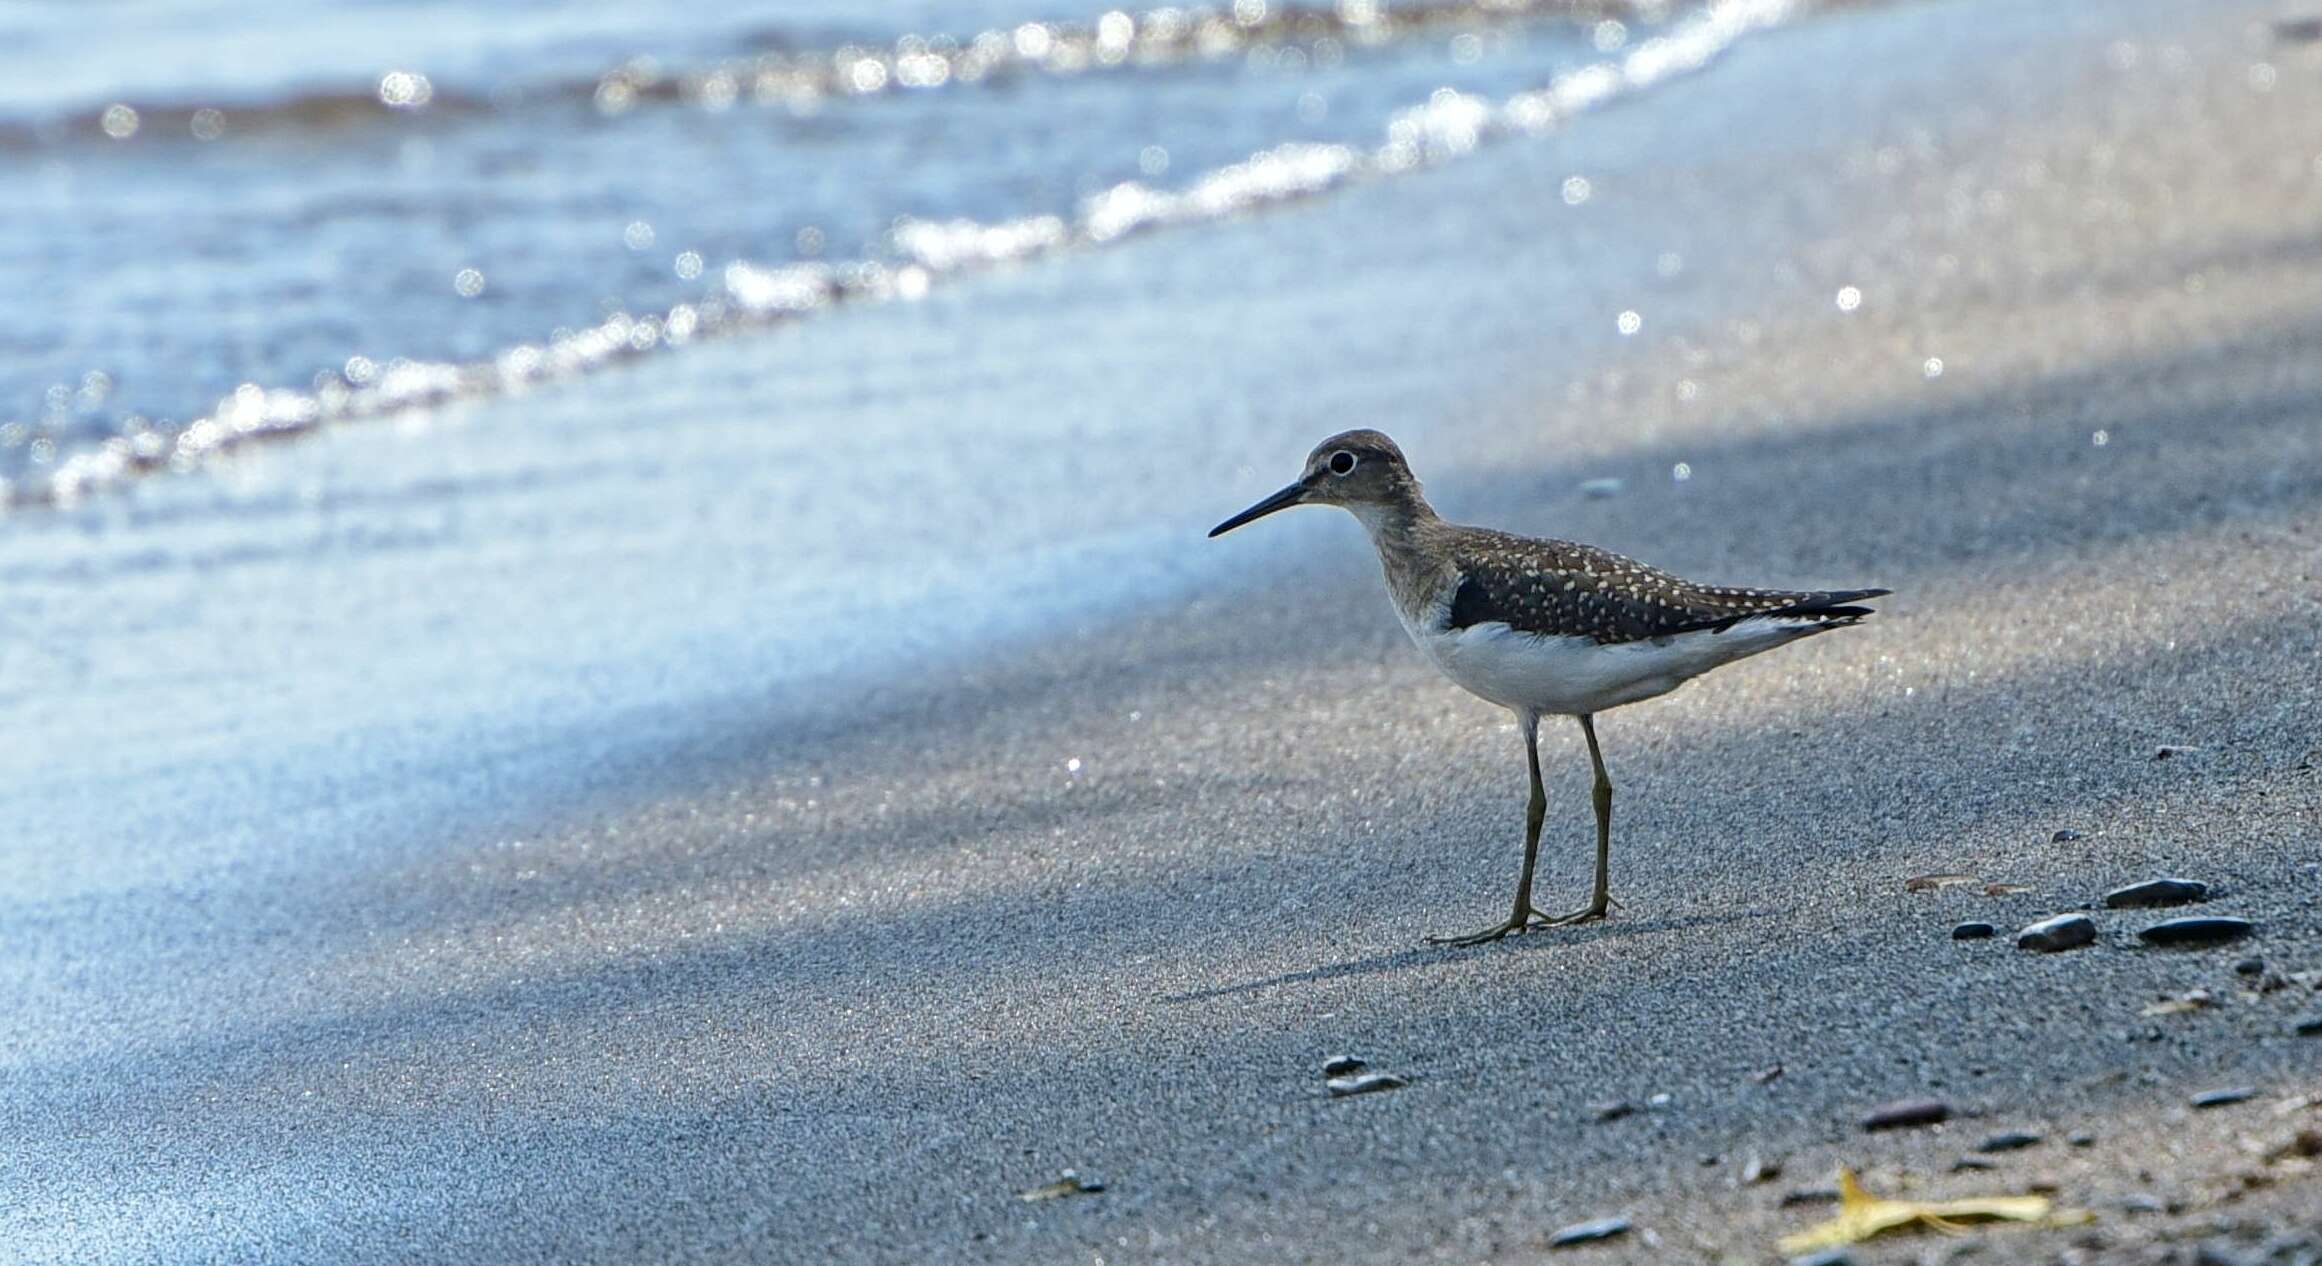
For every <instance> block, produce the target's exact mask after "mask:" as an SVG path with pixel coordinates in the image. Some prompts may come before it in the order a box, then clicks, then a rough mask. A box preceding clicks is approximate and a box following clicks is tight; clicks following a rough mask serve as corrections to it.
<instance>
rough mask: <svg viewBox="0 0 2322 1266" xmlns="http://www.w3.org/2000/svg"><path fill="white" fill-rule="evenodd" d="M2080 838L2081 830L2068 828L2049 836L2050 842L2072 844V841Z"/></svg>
mask: <svg viewBox="0 0 2322 1266" xmlns="http://www.w3.org/2000/svg"><path fill="white" fill-rule="evenodd" d="M2079 838H2080V832H2078V831H2074V830H2070V829H2066V830H2062V831H2058V832H2056V833H2055V834H2054V835H2051V836H2049V837H2048V842H2049V843H2050V844H2070V843H2071V842H2072V841H2074V840H2076V839H2079Z"/></svg>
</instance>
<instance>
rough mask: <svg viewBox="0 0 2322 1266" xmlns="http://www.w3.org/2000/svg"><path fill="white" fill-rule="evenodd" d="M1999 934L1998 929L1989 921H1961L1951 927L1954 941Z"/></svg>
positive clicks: (1981, 938) (1978, 939) (1973, 939)
mask: <svg viewBox="0 0 2322 1266" xmlns="http://www.w3.org/2000/svg"><path fill="white" fill-rule="evenodd" d="M1998 935H1999V929H1998V928H1996V927H1993V926H1992V925H1991V924H1989V923H1962V924H1960V925H1959V926H1958V927H1955V928H1953V929H1951V939H1952V940H1954V941H1980V940H1984V939H1986V938H1987V937H1994V936H1998Z"/></svg>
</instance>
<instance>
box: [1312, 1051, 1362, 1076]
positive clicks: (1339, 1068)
mask: <svg viewBox="0 0 2322 1266" xmlns="http://www.w3.org/2000/svg"><path fill="white" fill-rule="evenodd" d="M1368 1067H1370V1065H1369V1064H1368V1063H1366V1062H1364V1061H1362V1060H1359V1059H1356V1058H1355V1057H1354V1056H1352V1055H1341V1056H1339V1057H1338V1058H1336V1059H1334V1060H1332V1061H1330V1062H1329V1063H1327V1064H1324V1065H1323V1066H1322V1075H1323V1076H1325V1077H1345V1076H1349V1075H1351V1074H1354V1073H1359V1072H1361V1071H1362V1070H1364V1069H1366V1068H1368Z"/></svg>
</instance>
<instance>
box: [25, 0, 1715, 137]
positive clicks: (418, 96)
mask: <svg viewBox="0 0 2322 1266" xmlns="http://www.w3.org/2000/svg"><path fill="white" fill-rule="evenodd" d="M1669 11H1670V4H1669V0H1434V2H1432V3H1414V4H1402V5H1390V4H1389V3H1387V0H1337V3H1334V4H1328V5H1316V4H1289V3H1275V2H1273V0H1234V3H1231V4H1228V5H1225V6H1222V7H1213V6H1205V5H1194V6H1183V7H1178V6H1170V7H1163V8H1156V9H1149V10H1143V11H1139V12H1134V13H1132V12H1131V11H1129V10H1126V9H1114V10H1111V11H1109V12H1106V13H1104V14H1102V15H1100V16H1098V17H1096V18H1094V19H1092V20H1089V21H1084V22H1024V23H1020V24H1018V25H1016V26H1012V27H1006V28H994V29H991V30H986V31H982V32H978V33H976V34H974V35H968V36H950V35H935V36H929V35H904V36H901V37H900V38H898V39H896V40H895V41H894V42H893V43H891V44H871V43H847V44H840V45H837V46H835V47H824V48H801V49H790V48H781V47H775V48H770V49H768V50H767V51H764V52H757V53H752V54H749V55H747V56H741V57H734V58H728V59H724V60H719V61H716V62H713V63H711V64H709V65H705V66H694V67H678V66H666V65H664V64H663V63H662V61H661V60H660V59H658V58H654V57H637V58H633V59H631V60H629V61H626V62H623V63H622V64H620V65H618V66H615V67H614V68H612V69H611V70H609V71H606V72H605V73H603V74H601V75H598V76H595V77H592V78H585V79H575V80H567V81H550V82H545V83H536V84H530V85H523V84H503V85H497V86H492V87H489V88H473V87H453V86H450V85H443V84H438V83H436V82H435V81H433V80H432V79H430V78H429V77H428V75H427V74H425V73H424V72H423V71H421V70H416V69H407V70H391V71H388V72H386V73H385V74H382V75H381V76H380V77H379V80H378V81H377V83H376V84H373V85H371V86H368V87H363V88H354V87H347V88H334V89H329V90H324V91H318V92H309V93H301V94H297V95H293V96H290V97H287V98H283V99H280V100H274V101H257V102H250V103H245V104H239V105H237V104H230V103H225V102H211V103H200V104H194V103H184V102H170V101H153V102H139V101H134V100H124V101H111V102H105V103H102V104H99V105H95V106H91V107H88V108H85V109H82V110H78V111H72V112H68V113H64V114H60V115H52V116H49V117H45V118H40V119H36V120H18V121H9V120H0V149H32V148H39V147H43V146H50V145H59V144H70V143H76V142H92V141H93V142H104V141H111V142H124V141H145V142H149V143H150V142H154V141H159V140H168V139H188V138H190V139H192V140H195V141H216V140H220V139H223V138H225V137H228V136H232V135H266V134H270V133H281V132H305V131H327V130H333V129H341V128H349V127H359V126H371V125H376V124H380V123H385V122H392V121H398V120H400V121H406V122H409V121H416V120H422V119H425V120H436V121H441V120H446V119H456V118H459V117H462V116H475V115H482V114H485V113H488V112H490V111H492V110H495V109H514V108H520V107H523V106H527V105H538V104H545V103H584V104H586V105H587V106H589V107H591V108H593V109H594V110H595V111H596V112H597V113H599V114H601V115H605V116H618V115H622V114H626V113H628V112H630V111H632V110H635V109H638V108H641V107H644V106H647V105H653V104H679V105H687V106H693V107H696V108H700V109H703V110H708V111H712V112H716V111H722V110H727V109H732V108H734V107H736V106H743V105H755V106H760V107H778V108H782V109H786V110H789V111H791V112H793V113H797V114H811V113H814V112H816V111H819V110H821V109H823V108H824V107H825V106H827V105H829V104H831V103H833V102H839V101H848V100H859V99H864V98H873V97H880V96H886V95H892V94H898V93H906V92H914V91H926V90H932V89H938V88H944V87H954V86H962V85H979V84H992V85H997V84H1005V83H1007V82H1009V81H1011V80H1013V79H1017V78H1021V77H1022V76H1025V75H1082V74H1087V73H1091V72H1096V71H1107V70H1117V69H1124V68H1131V67H1165V66H1174V65H1186V64H1194V63H1201V62H1209V61H1217V60H1220V59H1223V58H1228V57H1234V56H1240V55H1245V54H1248V53H1250V52H1251V51H1252V50H1255V49H1261V48H1271V47H1295V48H1299V49H1301V50H1303V55H1306V56H1309V57H1312V58H1314V59H1316V60H1317V61H1319V62H1321V63H1324V64H1328V63H1329V62H1331V61H1332V60H1333V59H1335V58H1337V57H1340V56H1343V55H1344V51H1345V49H1346V48H1347V47H1348V46H1350V45H1352V46H1370V45H1378V44H1385V43H1389V42H1392V41H1395V40H1398V39H1404V38H1410V37H1417V36H1424V35H1427V34H1430V33H1433V32H1436V31H1439V30H1441V29H1443V28H1446V27H1457V26H1479V25H1486V24H1493V23H1509V22H1519V21H1530V20H1537V19H1540V18H1547V17H1570V18H1575V19H1579V20H1586V21H1593V22H1607V21H1610V22H1616V23H1617V22H1618V21H1619V20H1620V19H1621V18H1627V19H1629V20H1631V21H1634V22H1641V23H1654V22H1659V21H1662V20H1664V19H1665V18H1666V17H1667V16H1668V13H1669ZM759 42H765V43H772V44H777V45H778V44H780V43H781V42H782V41H781V40H780V38H779V37H777V36H768V37H762V38H761V40H760V41H759Z"/></svg>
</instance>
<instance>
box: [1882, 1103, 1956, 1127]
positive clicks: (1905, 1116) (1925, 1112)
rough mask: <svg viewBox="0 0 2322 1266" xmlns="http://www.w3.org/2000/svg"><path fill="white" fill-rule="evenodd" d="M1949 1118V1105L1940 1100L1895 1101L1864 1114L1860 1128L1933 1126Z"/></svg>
mask: <svg viewBox="0 0 2322 1266" xmlns="http://www.w3.org/2000/svg"><path fill="white" fill-rule="evenodd" d="M1950 1118H1951V1105H1950V1104H1948V1103H1945V1102H1943V1101H1942V1100H1941V1099H1897V1100H1896V1101H1894V1102H1893V1103H1882V1104H1880V1105H1879V1106H1877V1107H1875V1108H1872V1109H1871V1110H1870V1111H1869V1112H1868V1113H1866V1114H1864V1116H1863V1119H1862V1128H1864V1129H1866V1130H1899V1129H1904V1128H1906V1127H1909V1126H1914V1125H1934V1124H1936V1123H1938V1122H1941V1121H1947V1120H1949V1119H1950Z"/></svg>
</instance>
